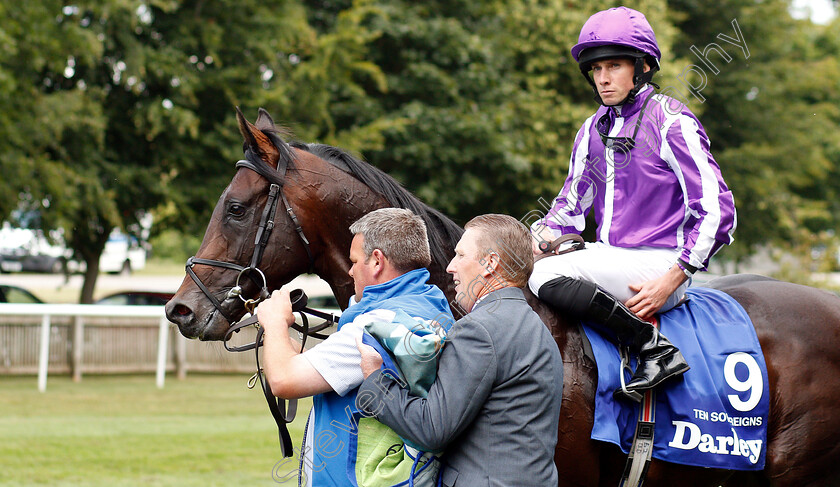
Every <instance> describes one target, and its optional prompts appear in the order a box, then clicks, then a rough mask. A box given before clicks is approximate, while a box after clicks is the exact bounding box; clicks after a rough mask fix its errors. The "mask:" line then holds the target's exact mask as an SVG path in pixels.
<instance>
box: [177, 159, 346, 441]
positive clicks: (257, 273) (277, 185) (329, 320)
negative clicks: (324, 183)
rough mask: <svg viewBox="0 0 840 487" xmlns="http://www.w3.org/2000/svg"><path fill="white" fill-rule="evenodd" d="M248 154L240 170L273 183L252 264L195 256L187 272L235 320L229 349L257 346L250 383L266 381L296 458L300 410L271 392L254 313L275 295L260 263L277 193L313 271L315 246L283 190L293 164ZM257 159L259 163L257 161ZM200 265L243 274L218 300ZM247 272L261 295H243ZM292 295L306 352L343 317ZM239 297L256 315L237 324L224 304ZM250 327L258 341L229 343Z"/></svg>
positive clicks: (274, 412)
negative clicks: (312, 319) (313, 321)
mask: <svg viewBox="0 0 840 487" xmlns="http://www.w3.org/2000/svg"><path fill="white" fill-rule="evenodd" d="M245 157H246V159H243V160H240V161H237V163H236V167H237V169H238V168H240V167H244V168H247V169H250V170H252V171H254V172H256V173H257V174H259V175H261V176H263V177H264V178H266V179H267V180H268V181H269V182H270V183H271V185H270V186H269V190H268V201H267V202H266V204H265V208H263V212H262V216H261V218H260V223H259V227H258V228H257V236H256V239H255V240H254V253H253V255H252V256H251V263H250V264H249V265H248V267H243V266H241V265H239V264H235V263H232V262H224V261H220V260H212V259H202V258H198V257H195V256H192V257H190V258H189V259H187V264H186V271H187V275H189V276H190V278H192V280H193V282H195V284H196V285H197V286H198V288H199V289H201V291H202V292H203V293H204V295H205V296H207V298H208V299H209V300H210V302H211V303H213V306H214V307H215V308H216V310H217V311H218V312H219V313H221V314H222V316H224V317H225V319H227V320H228V322H229V323H231V326H230V328H228V330H227V332H226V333H225V338H224V345H225V348H226V349H227V350H228V351H231V352H244V351H246V350H252V349H253V350H254V354H255V356H256V360H257V372H256V373H255V374H254V375H253V376H252V377H251V379H250V380H249V381H248V387H249V388H253V387H254V386H255V385H256V381H257V380H259V381H260V384H261V385H262V389H263V394H264V395H265V399H266V401H267V402H268V408H269V410H270V411H271V415H272V416H273V417H274V421H275V422H276V423H277V430H278V434H279V436H280V449H281V452H282V454H283V456H284V457H291V456H292V448H293V446H292V438H291V436H290V435H289V430H288V428H287V427H286V425H287V424H288V423H291V422H292V421H293V420H294V419H295V414H296V413H297V400H296V399H293V400H290V401H289V407H288V409H286V404H285V401H284V400H283V399H279V398H277V397H274V394H272V392H271V387H270V386H269V385H268V381H267V380H266V378H265V376H264V375H263V373H262V367H261V366H260V352H259V349H260V347H261V346H262V344H263V333H264V329H263V328H262V327H260V326H259V321H258V320H257V317H256V315H254V308H255V307H256V306H257V305H258V304H259V303H260V302H262V301H263V300H265V299H268V297H269V295H270V292H269V290H268V285H267V282H266V278H265V274H264V273H263V272H262V271H261V270H260V268H259V266H260V262H261V261H262V257H263V254H264V253H265V248H266V246H267V245H268V239H269V236H270V235H271V232H272V230H274V215H275V213H276V212H277V197H278V196H280V199H281V200H282V201H283V204H284V205H285V207H286V214H288V215H289V219H290V220H291V222H292V226H293V227H294V229H295V231H296V232H297V234H298V236H299V237H300V240H301V241H302V242H303V248H304V249H305V250H306V255H307V256H308V257H309V270H310V272H312V271H313V270H314V266H315V260H314V258H313V256H312V251H311V249H310V248H309V240H308V239H307V238H306V235H305V234H304V233H303V228H302V227H301V224H300V220H298V217H297V215H295V212H294V210H293V209H292V205H290V204H289V200H288V199H287V198H286V195H285V194H283V191H282V187H283V183H284V179H285V175H286V169H287V167H288V161H285V160H284V159H283V158H282V157H281V160H283V161H284V162H282V163H281V162H278V164H277V170H274V169H273V168H271V166H269V165H268V164H265V163H264V162H262V160H261V159H259V158H257V157H256V156H254V154H253V153H251V151H250V150H248V151H246V152H245ZM254 161H259V162H258V163H255V162H254ZM196 265H207V266H213V267H221V268H224V269H231V270H234V271H237V272H238V273H239V275H238V276H237V277H236V283H235V284H234V286H233V287H232V288H231V289H230V290H228V292H227V295H226V296H225V299H224V300H223V301H219V299H218V298H217V297H216V296H215V295H213V293H211V292H210V290H209V289H208V288H207V286H205V285H204V283H203V282H201V279H199V277H198V275H196V273H195V271H193V267H194V266H196ZM244 275H247V276H248V277H249V278H250V279H251V281H252V282H254V283H255V284H256V285H257V286H258V287H259V288H260V290H259V294H258V295H257V296H256V297H255V298H248V299H246V298H245V297H243V295H242V286H241V285H240V281H241V279H242V276H244ZM257 277H259V279H257ZM290 294H291V296H290V297H291V298H292V311H294V312H298V313H300V317H301V322H302V323H303V324H302V325H298V324H297V323H295V324H293V325H291V328H293V329H295V330H297V331H298V332H300V333H301V344H300V351H301V352H303V350H304V345H305V344H306V338H307V337H309V336H311V337H313V338H319V339H326V338H327V335H323V334H320V333H318V332H320V331H322V330H324V329H325V328H327V327H329V326H331V325H333V324H335V323H337V322H338V318H337V317H336V316H335V315H332V314H330V313H324V312H321V311H318V310H313V309H310V308H307V307H306V302H307V297H306V294H304V292H303V291H301V290H300V289H296V290H294V291H292V292H291V293H290ZM237 298H239V299H240V300H241V301H242V303H243V306H244V307H245V310H246V311H247V312H248V313H250V314H251V316H250V317H248V318H245V319H243V320H240V321H239V322H236V323H234V320H233V319H232V318H231V317H230V316H229V315H228V314H227V313H226V312H225V310H224V308H223V306H222V304H223V303H224V302H227V301H229V300H232V299H237ZM304 313H307V314H310V315H313V316H316V317H318V318H322V319H324V320H325V321H324V322H323V323H321V324H319V325H317V326H314V327H310V326H309V320H308V318H307V317H306V315H305V314H304ZM248 326H255V327H256V328H257V336H256V339H255V340H254V343H249V344H247V345H242V346H229V345H228V340H230V338H231V337H232V336H233V334H234V333H238V332H239V331H240V330H242V329H243V328H245V327H248Z"/></svg>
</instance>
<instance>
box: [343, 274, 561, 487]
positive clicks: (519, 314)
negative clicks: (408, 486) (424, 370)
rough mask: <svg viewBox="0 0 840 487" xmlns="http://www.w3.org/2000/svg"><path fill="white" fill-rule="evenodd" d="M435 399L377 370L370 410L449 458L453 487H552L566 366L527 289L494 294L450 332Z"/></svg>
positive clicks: (366, 390)
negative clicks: (412, 392)
mask: <svg viewBox="0 0 840 487" xmlns="http://www.w3.org/2000/svg"><path fill="white" fill-rule="evenodd" d="M448 337H449V338H448V341H447V343H446V345H445V346H444V348H443V351H442V353H441V355H440V362H439V364H438V374H437V378H436V380H435V382H434V384H433V385H432V387H431V389H430V391H429V395H428V396H427V397H426V398H425V399H423V398H419V397H416V396H411V395H409V393H408V390H407V389H403V388H401V387H400V386H399V384H398V383H397V381H395V380H394V379H393V378H392V377H390V376H389V375H388V374H383V373H382V371H377V372H376V373H373V374H371V375H370V376H369V377H368V378H367V379H366V380H365V381H364V382H363V383H362V385H361V387H360V389H359V396H358V397H365V398H366V399H365V405H366V407H365V408H364V410H365V411H364V412H365V413H366V414H371V415H374V416H376V417H377V418H378V419H379V420H380V421H381V422H382V423H385V424H386V425H388V426H390V427H391V428H393V429H394V431H396V432H397V434H399V435H400V436H402V437H403V438H407V439H410V440H411V441H413V442H414V443H415V444H416V445H418V446H423V447H425V449H426V450H427V451H441V450H445V453H444V464H445V467H444V470H443V483H444V485H448V486H454V485H456V484H457V485H458V486H470V487H474V486H484V485H494V486H519V485H521V486H528V487H534V486H555V485H557V470H556V468H555V466H554V447H555V445H556V443H557V425H558V421H559V414H560V402H561V399H562V390H563V360H562V358H561V357H560V352H559V350H558V349H557V345H556V344H555V342H554V339H553V338H552V337H551V334H550V333H549V331H548V329H547V328H546V326H545V325H544V324H543V323H542V321H540V319H539V317H538V316H537V314H536V313H534V311H533V310H532V309H531V307H530V306H528V303H527V302H526V301H525V296H524V295H523V293H522V290H521V289H519V288H515V287H508V288H504V289H500V290H497V291H494V292H492V293H490V294H489V295H487V296H486V297H485V298H484V299H483V300H482V301H481V302H479V303H478V304H477V305H476V306H475V307H474V308H473V310H472V312H471V313H469V314H468V315H467V316H465V317H464V318H462V319H460V320H458V321H457V322H456V323H455V325H453V328H452V330H451V331H450V333H449V335H448Z"/></svg>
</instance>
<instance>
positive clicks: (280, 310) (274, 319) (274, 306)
mask: <svg viewBox="0 0 840 487" xmlns="http://www.w3.org/2000/svg"><path fill="white" fill-rule="evenodd" d="M256 313H257V318H258V319H259V321H260V326H262V327H263V328H265V329H266V331H268V330H274V329H278V328H283V329H284V330H288V329H289V326H291V324H292V323H294V322H295V315H294V314H292V302H291V300H290V299H289V291H287V290H285V289H280V290H277V291H274V292H273V293H271V297H270V298H268V299H266V300H265V301H263V302H262V303H260V304H259V306H257V309H256Z"/></svg>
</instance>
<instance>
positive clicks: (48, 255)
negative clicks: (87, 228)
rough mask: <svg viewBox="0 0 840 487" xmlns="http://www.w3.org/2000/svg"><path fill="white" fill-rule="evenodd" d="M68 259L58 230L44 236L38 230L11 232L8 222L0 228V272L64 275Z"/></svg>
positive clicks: (67, 251) (22, 229)
mask: <svg viewBox="0 0 840 487" xmlns="http://www.w3.org/2000/svg"><path fill="white" fill-rule="evenodd" d="M71 256H72V252H71V251H70V250H69V249H67V248H65V247H64V244H63V239H62V235H61V232H60V231H58V230H53V231H51V232H49V236H47V234H45V233H44V231H42V230H40V229H38V230H31V229H28V228H14V227H12V226H11V225H10V224H9V223H8V222H5V223H3V226H2V228H0V271H2V272H21V271H23V272H53V273H58V272H63V271H64V268H65V266H67V265H69V263H70V257H71ZM71 270H72V269H71Z"/></svg>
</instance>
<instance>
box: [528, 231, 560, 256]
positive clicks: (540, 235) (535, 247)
mask: <svg viewBox="0 0 840 487" xmlns="http://www.w3.org/2000/svg"><path fill="white" fill-rule="evenodd" d="M555 238H556V237H555V236H554V232H553V231H552V230H551V229H550V228H548V227H547V226H544V227H539V229H538V230H537V231H536V232H534V231H533V230H532V231H531V250H532V251H533V252H534V255H535V256H540V255H543V251H542V250H541V249H540V244H541V243H543V242H548V243H551V242H553V241H554V239H555Z"/></svg>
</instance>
